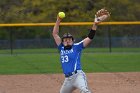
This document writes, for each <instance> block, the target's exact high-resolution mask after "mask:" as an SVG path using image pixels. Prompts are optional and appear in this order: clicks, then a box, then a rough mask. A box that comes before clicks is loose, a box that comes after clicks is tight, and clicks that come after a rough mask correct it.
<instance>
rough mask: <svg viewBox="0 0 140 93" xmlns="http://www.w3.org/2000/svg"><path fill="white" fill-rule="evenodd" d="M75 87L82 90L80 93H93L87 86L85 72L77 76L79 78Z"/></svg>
mask: <svg viewBox="0 0 140 93" xmlns="http://www.w3.org/2000/svg"><path fill="white" fill-rule="evenodd" d="M74 85H75V87H77V88H78V89H80V93H91V91H90V90H89V88H88V85H87V78H86V75H85V73H84V72H83V71H81V72H79V73H78V74H77V78H76V79H75V84H74Z"/></svg>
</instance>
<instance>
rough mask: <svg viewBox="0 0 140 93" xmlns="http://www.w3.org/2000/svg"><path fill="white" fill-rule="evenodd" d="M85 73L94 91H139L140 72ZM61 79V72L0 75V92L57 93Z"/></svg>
mask: <svg viewBox="0 0 140 93" xmlns="http://www.w3.org/2000/svg"><path fill="white" fill-rule="evenodd" d="M86 75H87V78H88V83H89V87H90V89H91V90H92V91H93V92H94V93H140V72H131V73H88V74H86ZM63 80H64V76H63V75H62V74H39V75H0V93H59V89H60V87H61V85H62V83H63ZM74 93H79V91H78V90H76V91H74Z"/></svg>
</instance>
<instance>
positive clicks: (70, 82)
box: [60, 70, 91, 93]
mask: <svg viewBox="0 0 140 93" xmlns="http://www.w3.org/2000/svg"><path fill="white" fill-rule="evenodd" d="M76 88H77V89H80V93H91V92H90V90H89V89H88V85H87V78H86V75H85V73H84V72H83V71H82V70H78V71H77V73H76V74H74V75H72V76H70V77H67V78H65V80H64V83H63V85H62V87H61V89H60V93H72V91H73V90H75V89H76Z"/></svg>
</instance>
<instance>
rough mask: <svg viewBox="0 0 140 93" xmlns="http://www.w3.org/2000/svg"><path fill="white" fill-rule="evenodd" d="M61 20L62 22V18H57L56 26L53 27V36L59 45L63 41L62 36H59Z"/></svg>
mask: <svg viewBox="0 0 140 93" xmlns="http://www.w3.org/2000/svg"><path fill="white" fill-rule="evenodd" d="M60 22H61V19H59V18H57V20H56V23H55V25H54V28H53V32H52V35H53V38H54V40H55V42H56V44H57V45H60V43H61V38H60V36H59V25H60Z"/></svg>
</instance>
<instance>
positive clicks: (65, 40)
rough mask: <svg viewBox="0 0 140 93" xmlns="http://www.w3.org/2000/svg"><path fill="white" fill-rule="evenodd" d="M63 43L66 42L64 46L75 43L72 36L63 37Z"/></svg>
mask: <svg viewBox="0 0 140 93" xmlns="http://www.w3.org/2000/svg"><path fill="white" fill-rule="evenodd" d="M63 44H64V46H67V45H72V44H73V40H72V38H64V39H63Z"/></svg>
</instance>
